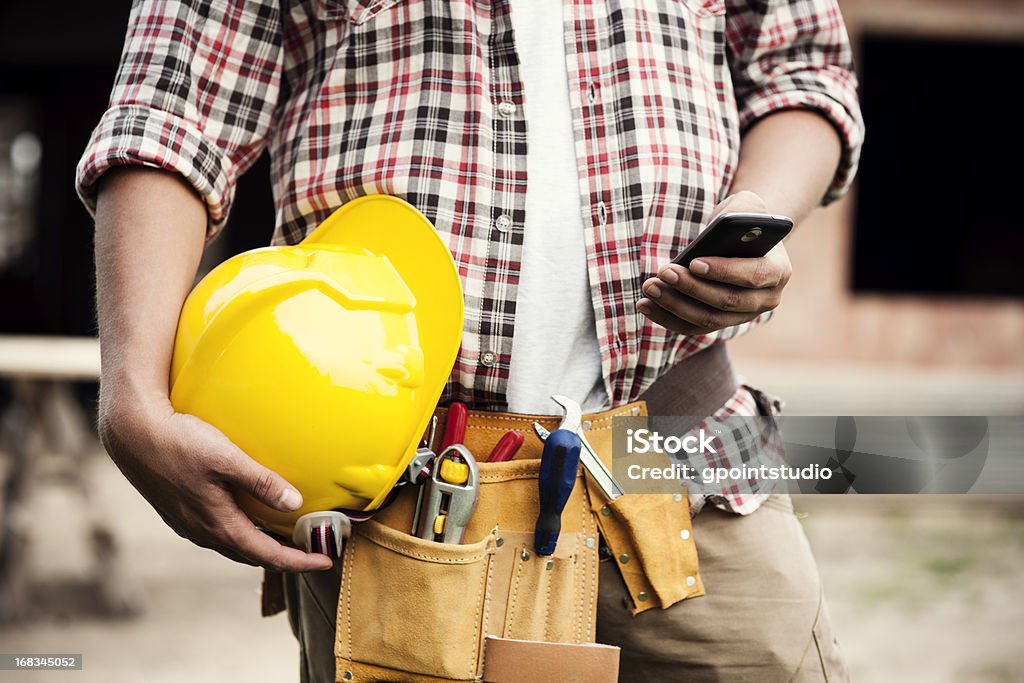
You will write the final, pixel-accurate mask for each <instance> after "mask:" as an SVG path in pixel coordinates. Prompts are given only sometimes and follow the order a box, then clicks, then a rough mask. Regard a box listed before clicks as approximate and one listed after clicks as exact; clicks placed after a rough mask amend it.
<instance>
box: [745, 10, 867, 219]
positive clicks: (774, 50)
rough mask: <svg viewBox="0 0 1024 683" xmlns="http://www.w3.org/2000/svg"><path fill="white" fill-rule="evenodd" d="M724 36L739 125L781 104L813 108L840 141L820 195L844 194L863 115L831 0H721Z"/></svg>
mask: <svg viewBox="0 0 1024 683" xmlns="http://www.w3.org/2000/svg"><path fill="white" fill-rule="evenodd" d="M726 42H727V49H728V55H729V66H730V70H731V72H732V77H733V84H734V88H735V92H736V100H737V104H738V107H739V112H740V127H741V129H742V130H746V129H747V128H749V127H750V126H752V125H753V124H754V123H756V122H757V121H758V120H760V119H761V118H763V117H765V116H767V115H769V114H771V113H774V112H777V111H780V110H784V109H811V110H814V111H817V112H819V113H820V114H821V115H822V116H824V117H825V118H827V119H828V120H829V121H830V122H831V123H832V125H833V126H834V127H835V129H836V131H837V132H838V133H839V135H840V138H841V139H842V143H843V154H842V159H841V161H840V163H839V167H838V169H837V170H836V175H835V177H834V178H833V181H832V184H831V186H830V187H829V189H828V191H827V193H826V194H825V196H824V197H823V199H822V201H823V203H828V202H831V201H833V200H835V199H838V198H839V197H841V196H842V195H843V194H845V192H846V191H847V189H849V186H850V183H851V182H852V180H853V177H854V174H855V173H856V170H857V161H858V159H859V157H860V147H861V142H862V141H863V139H864V122H863V119H862V117H861V111H860V104H859V101H858V95H857V77H856V74H855V73H854V67H853V55H852V51H851V49H850V41H849V37H848V36H847V33H846V27H845V25H844V24H843V18H842V15H841V13H840V11H839V6H838V4H837V2H836V0H728V2H727V14H726Z"/></svg>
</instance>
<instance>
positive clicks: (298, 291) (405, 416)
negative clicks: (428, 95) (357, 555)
mask: <svg viewBox="0 0 1024 683" xmlns="http://www.w3.org/2000/svg"><path fill="white" fill-rule="evenodd" d="M462 319H463V301H462V287H461V285H460V283H459V277H458V272H457V271H456V269H455V264H454V262H453V261H452V257H451V253H450V252H449V251H448V247H447V246H446V245H445V243H444V242H443V241H442V240H441V238H440V237H439V236H438V234H437V232H436V231H435V230H434V227H433V226H432V225H431V224H430V222H429V221H428V220H427V219H426V218H425V217H424V216H423V215H422V214H421V213H420V212H419V211H417V210H416V209H415V208H413V207H412V206H411V205H409V204H407V203H406V202H404V201H402V200H400V199H397V198H395V197H389V196H385V195H371V196H367V197H362V198H360V199H356V200H353V201H351V202H348V203H347V204H345V205H344V206H342V207H341V208H340V209H338V210H337V211H335V212H334V213H333V214H331V216H329V217H328V218H327V219H326V220H325V221H324V222H323V223H322V224H321V225H320V226H319V227H318V228H317V229H316V230H314V231H313V232H312V233H311V234H310V235H309V236H308V237H306V239H304V240H303V241H302V242H301V243H300V244H297V245H294V246H283V247H267V248H263V249H256V250H253V251H248V252H245V253H243V254H239V255H238V256H235V257H233V258H231V259H228V260H227V261H225V262H224V263H222V264H221V265H219V266H217V268H215V269H214V270H213V271H211V272H210V274H209V275H207V276H206V277H205V278H203V280H202V281H201V282H200V283H199V284H198V285H196V287H195V289H193V290H192V292H191V294H189V296H188V299H186V301H185V304H184V307H183V308H182V312H181V318H180V320H179V322H178V334H177V339H176V341H175V346H174V358H173V362H172V366H171V403H172V404H173V405H174V407H175V409H176V410H178V411H179V412H184V413H189V414H191V415H195V416H197V417H199V418H201V419H203V420H205V421H207V422H209V423H210V424H212V425H214V426H215V427H217V428H218V429H220V430H221V431H222V432H224V434H226V435H227V436H228V438H230V439H231V440H232V441H233V442H234V443H235V444H236V445H238V446H239V447H240V448H241V449H242V450H243V451H245V452H246V453H248V454H249V455H250V456H251V457H252V458H253V459H255V460H256V461H258V462H260V463H261V464H263V465H264V466H266V467H268V468H269V469H271V470H274V471H275V472H277V473H279V474H280V475H282V476H283V477H284V478H285V479H287V480H288V481H289V482H290V483H291V484H292V485H293V486H295V487H296V488H297V489H298V490H299V492H300V493H302V496H303V507H302V508H301V509H299V510H298V511H296V512H293V513H285V512H280V511H278V510H274V509H272V508H270V507H268V506H266V505H264V504H263V503H260V502H259V501H257V500H256V499H255V498H253V497H251V496H249V495H248V494H245V493H244V492H238V493H237V499H238V502H239V505H240V506H241V507H242V508H243V509H244V510H245V511H246V513H248V514H249V516H250V517H252V519H253V520H254V521H255V522H256V523H257V524H259V525H261V526H263V527H265V528H268V529H271V530H273V531H276V532H279V533H291V531H292V527H293V525H294V524H295V522H296V520H297V519H298V518H299V517H300V516H302V515H304V514H307V513H312V512H319V511H324V510H332V509H335V508H342V509H347V510H371V509H373V508H374V507H376V506H377V505H379V504H380V503H381V501H382V500H383V499H384V497H385V496H386V495H387V494H388V492H389V491H390V490H391V489H392V487H393V486H394V485H395V483H396V482H397V481H398V479H399V478H400V476H401V475H402V474H403V471H404V469H405V468H406V466H407V465H408V463H409V461H410V460H411V459H412V457H413V455H414V454H415V452H416V448H417V446H418V444H419V441H420V437H421V436H422V435H423V433H424V431H425V429H426V427H427V424H428V422H429V421H430V419H431V416H432V412H433V409H434V406H435V405H436V403H437V400H438V398H439V397H440V395H441V391H442V390H443V389H444V385H445V382H446V380H447V378H448V376H449V374H450V373H451V369H452V366H453V365H454V363H455V357H456V354H457V353H458V349H459V343H460V339H461V336H462Z"/></svg>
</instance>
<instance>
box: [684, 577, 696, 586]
mask: <svg viewBox="0 0 1024 683" xmlns="http://www.w3.org/2000/svg"><path fill="white" fill-rule="evenodd" d="M695 583H697V579H695V578H693V577H692V576H687V577H686V585H687V586H692V585H693V584H695Z"/></svg>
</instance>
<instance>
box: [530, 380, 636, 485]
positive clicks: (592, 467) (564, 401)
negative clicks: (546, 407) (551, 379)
mask: <svg viewBox="0 0 1024 683" xmlns="http://www.w3.org/2000/svg"><path fill="white" fill-rule="evenodd" d="M551 399H552V400H553V401H554V402H555V403H557V404H558V405H560V406H562V407H563V408H565V414H566V419H569V418H570V417H572V418H574V419H575V424H576V434H577V435H578V436H579V437H580V445H581V446H582V450H581V451H580V462H581V463H582V464H583V467H584V468H585V469H586V470H587V473H588V474H590V476H591V478H592V479H593V480H594V483H595V484H597V485H598V487H599V488H600V489H601V492H602V493H604V495H605V497H606V498H608V500H615V499H616V498H618V497H619V496H621V495H622V494H623V493H625V490H623V488H622V485H621V484H619V482H618V481H616V480H615V477H614V476H612V473H611V471H610V470H609V469H608V468H607V467H606V466H605V464H604V462H602V460H601V457H600V456H599V455H598V454H597V453H596V452H595V451H594V448H593V447H592V446H591V445H590V444H589V443H587V437H586V436H584V435H583V428H582V427H581V426H580V420H581V419H582V416H583V411H582V409H581V408H580V404H579V403H577V402H576V401H573V400H572V399H571V398H568V397H565V396H559V395H557V394H556V395H555V396H552V397H551ZM563 422H565V421H564V420H563ZM533 430H534V431H535V432H537V436H539V437H540V438H541V440H544V439H546V438H547V436H548V434H549V433H550V432H548V430H546V429H544V427H542V426H541V425H540V424H538V423H536V422H534V423H533Z"/></svg>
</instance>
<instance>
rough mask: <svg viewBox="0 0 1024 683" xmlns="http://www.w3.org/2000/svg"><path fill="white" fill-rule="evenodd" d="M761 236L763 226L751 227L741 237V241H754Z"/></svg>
mask: <svg viewBox="0 0 1024 683" xmlns="http://www.w3.org/2000/svg"><path fill="white" fill-rule="evenodd" d="M760 236H761V228H751V229H750V230H747V232H746V233H744V235H743V237H741V238H740V242H753V241H754V240H756V239H757V238H758V237H760Z"/></svg>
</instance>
